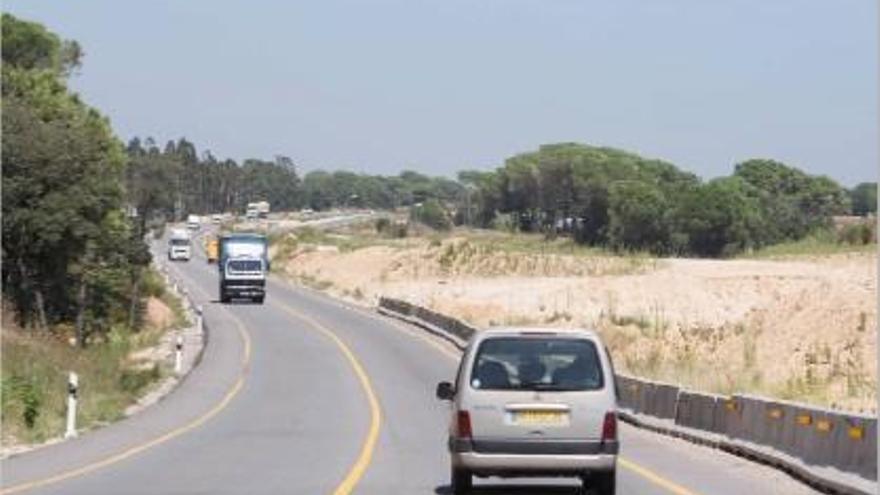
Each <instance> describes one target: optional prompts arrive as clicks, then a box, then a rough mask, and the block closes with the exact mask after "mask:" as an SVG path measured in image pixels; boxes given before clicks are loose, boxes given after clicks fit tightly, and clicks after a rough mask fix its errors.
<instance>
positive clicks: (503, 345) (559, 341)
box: [471, 337, 604, 391]
mask: <svg viewBox="0 0 880 495" xmlns="http://www.w3.org/2000/svg"><path fill="white" fill-rule="evenodd" d="M603 381H604V380H603V376H602V366H601V362H600V360H599V353H598V352H597V350H596V345H595V344H593V342H592V341H590V340H586V339H573V338H558V337H557V338H553V337H549V338H548V337H498V338H491V339H487V340H485V341H483V342H482V343H481V344H480V347H479V349H478V350H477V357H476V359H475V360H474V367H473V370H472V371H471V386H472V387H474V388H476V389H484V390H554V391H582V390H598V389H601V388H602V387H603Z"/></svg>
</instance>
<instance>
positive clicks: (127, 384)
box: [119, 363, 161, 395]
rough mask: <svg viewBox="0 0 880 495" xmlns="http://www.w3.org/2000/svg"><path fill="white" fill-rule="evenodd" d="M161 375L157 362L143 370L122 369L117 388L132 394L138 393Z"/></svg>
mask: <svg viewBox="0 0 880 495" xmlns="http://www.w3.org/2000/svg"><path fill="white" fill-rule="evenodd" d="M160 376H161V372H160V371H159V364H158V363H156V364H154V365H153V366H152V367H151V368H149V369H145V370H143V369H142V370H123V371H122V373H121V374H120V375H119V388H121V389H122V390H123V391H125V392H128V393H129V394H132V395H137V394H139V393H140V392H141V391H142V390H143V389H144V388H145V387H146V386H147V385H149V384H150V383H153V382H155V381H156V380H158V379H159V377H160Z"/></svg>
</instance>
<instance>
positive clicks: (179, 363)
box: [174, 334, 183, 375]
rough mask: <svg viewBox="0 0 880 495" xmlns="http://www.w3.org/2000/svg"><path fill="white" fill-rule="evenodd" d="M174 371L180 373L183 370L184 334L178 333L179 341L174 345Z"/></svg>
mask: <svg viewBox="0 0 880 495" xmlns="http://www.w3.org/2000/svg"><path fill="white" fill-rule="evenodd" d="M174 349H175V351H174V373H175V374H177V375H180V373H181V372H182V371H183V335H181V334H178V335H177V343H176V344H175V345H174Z"/></svg>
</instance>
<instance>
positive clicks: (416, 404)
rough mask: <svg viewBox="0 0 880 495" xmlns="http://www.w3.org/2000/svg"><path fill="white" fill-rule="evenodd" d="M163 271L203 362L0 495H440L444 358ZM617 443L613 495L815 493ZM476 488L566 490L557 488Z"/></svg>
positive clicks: (28, 463)
mask: <svg viewBox="0 0 880 495" xmlns="http://www.w3.org/2000/svg"><path fill="white" fill-rule="evenodd" d="M172 268H173V269H174V270H176V271H177V272H178V273H179V278H180V279H182V280H183V281H184V282H185V284H186V285H187V287H188V288H189V291H190V293H191V294H192V295H193V296H194V298H195V299H196V301H197V302H199V303H200V304H204V307H205V315H206V322H207V324H208V325H209V340H208V345H207V347H206V349H205V354H204V356H203V359H202V363H201V365H200V366H198V367H197V368H196V369H195V370H194V371H193V372H192V374H191V375H190V376H188V377H187V379H186V380H184V382H183V383H182V384H181V386H180V387H179V388H178V389H177V390H176V391H175V392H173V393H172V394H171V395H169V396H168V397H166V398H165V399H164V400H162V401H161V402H160V403H159V404H157V405H155V406H153V407H151V408H149V409H148V410H146V411H144V412H143V413H141V414H138V415H137V416H134V417H132V418H129V419H127V420H125V421H122V422H120V423H117V424H114V425H112V426H109V427H107V428H104V429H101V430H97V431H95V432H91V433H88V434H85V435H83V436H81V437H80V438H79V439H76V440H74V441H69V442H64V443H62V444H58V445H54V446H49V447H45V448H43V449H40V450H37V451H34V452H31V453H29V454H25V455H21V456H18V457H14V458H11V459H7V460H5V461H3V463H2V480H3V481H2V482H3V485H2V486H3V490H2V491H0V493H14V492H18V491H21V492H28V493H35V494H37V493H39V494H50V493H51V494H88V495H93V494H108V495H109V494H114V495H115V494H147V493H167V494H238V493H242V494H263V493H265V494H278V493H301V494H327V493H334V494H339V495H342V494H346V493H362V494H382V495H384V494H406V495H409V494H446V493H449V490H448V486H447V485H448V457H447V454H446V451H445V440H446V437H445V436H446V420H447V416H448V406H447V404H446V403H443V402H439V401H437V400H435V399H434V396H433V392H434V386H435V384H436V383H437V382H438V381H441V380H450V379H451V378H452V377H453V375H454V371H455V366H456V364H457V363H456V359H457V351H455V349H453V348H451V347H449V346H446V345H445V344H443V343H441V342H438V341H436V340H433V339H430V338H429V337H427V336H426V335H425V334H423V333H421V332H420V331H418V330H416V329H412V328H409V327H407V326H405V325H404V324H402V323H399V322H396V321H392V320H389V319H385V318H383V317H380V316H378V315H376V314H374V313H371V312H369V311H367V310H362V309H358V308H353V307H349V306H347V305H344V304H341V303H338V302H336V301H333V300H331V299H329V298H327V297H325V296H322V295H320V294H316V293H313V292H311V291H308V290H304V289H300V288H296V287H293V286H291V285H289V284H287V283H286V282H283V281H281V280H279V279H274V280H272V281H271V283H270V286H269V289H268V297H267V298H266V304H265V305H263V306H257V305H250V304H231V305H221V304H219V303H218V302H216V284H217V274H216V269H215V267H214V266H213V265H207V264H206V263H205V262H204V260H203V259H202V258H200V257H196V258H194V259H193V261H191V262H189V263H178V264H174V265H172ZM86 387H87V384H84V386H83V388H84V390H83V393H87V391H86V390H87V389H86ZM620 434H621V442H622V452H621V460H620V465H619V468H618V473H619V474H618V476H619V478H618V487H619V489H618V490H619V493H621V494H627V495H629V494H646V495H650V494H670V493H671V494H677V495H697V494H700V495H708V494H713V495H714V494H722V495H725V494H730V495H735V494H736V495H738V494H743V493H748V494H749V495H760V494H787V495H798V494H811V493H817V492H814V491H812V490H810V489H809V488H807V487H806V486H804V485H802V484H800V483H798V482H797V481H794V480H792V479H790V478H788V477H787V476H786V475H784V474H782V473H779V472H777V471H775V470H772V469H770V468H766V467H763V466H758V465H755V464H753V463H750V462H748V461H745V460H742V459H739V458H737V457H733V456H730V455H727V454H724V453H721V452H718V451H715V450H712V449H708V448H705V447H699V446H695V445H691V444H688V443H685V442H683V441H681V440H676V439H671V438H667V437H663V436H658V435H655V434H652V433H648V432H645V431H641V430H637V429H634V428H632V427H630V426H628V425H621V432H620ZM477 488H478V489H477V490H475V493H484V494H513V495H515V494H574V493H578V490H577V489H576V488H575V485H574V483H573V482H569V481H567V480H565V479H549V480H527V481H520V480H512V481H511V480H498V479H488V480H481V479H478V480H477Z"/></svg>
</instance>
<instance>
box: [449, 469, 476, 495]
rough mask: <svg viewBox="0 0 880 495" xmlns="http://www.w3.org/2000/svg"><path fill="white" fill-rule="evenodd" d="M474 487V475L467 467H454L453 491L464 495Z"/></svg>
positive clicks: (454, 494)
mask: <svg viewBox="0 0 880 495" xmlns="http://www.w3.org/2000/svg"><path fill="white" fill-rule="evenodd" d="M473 487H474V475H473V474H472V473H471V472H470V471H468V470H467V469H461V468H456V467H453V468H452V493H453V495H463V494H465V493H470V491H471V489H472V488H473Z"/></svg>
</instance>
